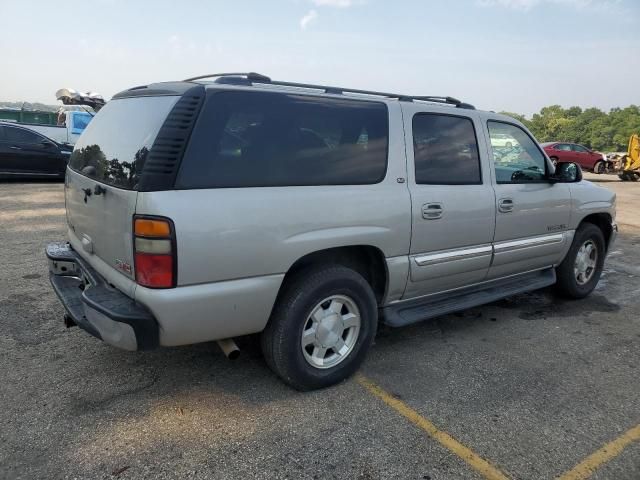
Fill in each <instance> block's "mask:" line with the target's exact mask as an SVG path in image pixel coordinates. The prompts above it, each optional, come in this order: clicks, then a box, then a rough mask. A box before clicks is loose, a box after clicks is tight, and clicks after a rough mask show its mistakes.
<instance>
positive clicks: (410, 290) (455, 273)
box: [402, 104, 495, 298]
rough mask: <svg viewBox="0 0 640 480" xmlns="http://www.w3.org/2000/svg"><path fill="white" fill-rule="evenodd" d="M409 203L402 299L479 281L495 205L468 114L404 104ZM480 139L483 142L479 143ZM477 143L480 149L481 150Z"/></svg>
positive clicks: (473, 119) (483, 273)
mask: <svg viewBox="0 0 640 480" xmlns="http://www.w3.org/2000/svg"><path fill="white" fill-rule="evenodd" d="M402 108H403V115H404V121H405V135H406V145H407V160H408V166H409V168H408V176H409V178H408V181H409V189H410V192H411V203H412V235H411V249H410V270H409V271H410V278H409V282H408V284H407V289H406V291H405V298H412V297H418V296H421V295H428V294H432V293H436V292H441V291H445V290H450V289H455V288H459V287H462V286H467V285H471V284H474V283H478V282H481V281H483V280H484V279H485V277H486V275H487V272H488V269H489V265H490V262H491V254H492V247H491V241H492V239H493V233H494V225H495V203H494V202H495V199H494V194H493V189H492V187H491V180H490V175H489V174H488V165H487V163H488V162H486V158H484V160H483V159H482V156H481V155H480V151H486V150H485V144H484V138H483V136H482V135H477V134H476V132H479V131H481V128H482V127H481V125H480V124H479V122H478V120H477V118H476V115H475V114H474V113H473V112H468V113H465V114H462V113H460V114H458V113H457V112H456V114H455V115H450V114H444V113H441V112H432V111H427V110H426V107H425V106H422V105H418V104H408V105H403V107H402ZM478 139H480V142H479V141H478ZM479 143H480V145H479Z"/></svg>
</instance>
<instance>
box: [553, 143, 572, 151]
mask: <svg viewBox="0 0 640 480" xmlns="http://www.w3.org/2000/svg"><path fill="white" fill-rule="evenodd" d="M555 149H556V150H562V151H563V152H569V151H571V145H569V144H568V143H559V144H558V145H556V147H555Z"/></svg>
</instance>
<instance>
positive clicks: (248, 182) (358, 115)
mask: <svg viewBox="0 0 640 480" xmlns="http://www.w3.org/2000/svg"><path fill="white" fill-rule="evenodd" d="M388 131H389V127H388V113H387V107H386V105H384V104H383V103H379V102H365V101H358V100H352V99H347V98H345V99H333V98H326V97H313V96H307V95H296V94H284V93H275V92H215V93H213V94H211V95H210V97H209V98H208V99H207V101H206V104H205V106H204V109H203V111H202V113H201V114H200V118H199V119H198V123H197V124H196V127H195V130H194V132H193V134H192V136H191V141H190V142H189V147H188V149H187V151H186V154H185V158H184V160H183V162H182V166H181V168H180V172H179V173H178V178H177V181H176V188H215V187H220V188H223V187H268V186H295V185H362V184H372V183H378V182H380V181H382V180H383V179H384V176H385V173H386V169H387V144H388Z"/></svg>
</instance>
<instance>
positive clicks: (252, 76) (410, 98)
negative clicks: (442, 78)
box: [184, 72, 475, 110]
mask: <svg viewBox="0 0 640 480" xmlns="http://www.w3.org/2000/svg"><path fill="white" fill-rule="evenodd" d="M216 77H245V79H246V80H247V82H249V83H251V84H253V83H262V84H268V85H276V86H282V87H294V88H308V89H312V90H322V91H324V92H325V93H330V94H334V95H342V94H344V93H355V94H357V95H374V96H378V97H384V98H396V99H398V100H399V101H401V102H414V101H417V102H430V103H443V104H447V105H453V106H455V107H457V108H466V109H469V110H475V107H474V106H473V105H471V104H469V103H465V102H462V101H460V100H458V99H457V98H453V97H438V96H424V95H422V96H421V95H404V94H399V93H388V92H376V91H373V90H359V89H356V88H343V87H329V86H326V85H314V84H310V83H296V82H283V81H279V80H271V78H269V77H267V76H266V75H261V74H260V73H256V72H245V73H212V74H209V75H199V76H197V77H191V78H187V79H186V80H184V81H185V82H193V81H196V80H203V79H205V78H216Z"/></svg>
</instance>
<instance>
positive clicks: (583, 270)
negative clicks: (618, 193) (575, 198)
mask: <svg viewBox="0 0 640 480" xmlns="http://www.w3.org/2000/svg"><path fill="white" fill-rule="evenodd" d="M589 245H591V247H592V249H593V250H595V254H592V255H589V254H587V251H589V250H588V246H589ZM605 253H606V251H605V242H604V236H603V235H602V231H601V230H600V229H599V228H598V227H596V226H595V225H593V224H592V223H583V224H582V225H580V227H578V230H576V233H575V235H574V237H573V242H572V243H571V247H570V248H569V252H568V253H567V256H566V257H565V259H564V260H563V261H562V263H561V264H560V265H559V266H558V267H557V268H556V274H557V283H556V288H557V290H558V292H559V293H560V294H561V295H562V296H564V297H567V298H576V299H578V298H584V297H586V296H587V295H589V294H590V293H591V292H592V291H593V289H594V288H595V287H596V285H597V284H598V281H599V280H600V275H601V274H602V267H603V265H604V257H605ZM585 254H586V256H584V255H585ZM579 256H580V257H581V258H579ZM594 256H595V258H594ZM587 265H592V269H591V270H589V268H588V267H587Z"/></svg>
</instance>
